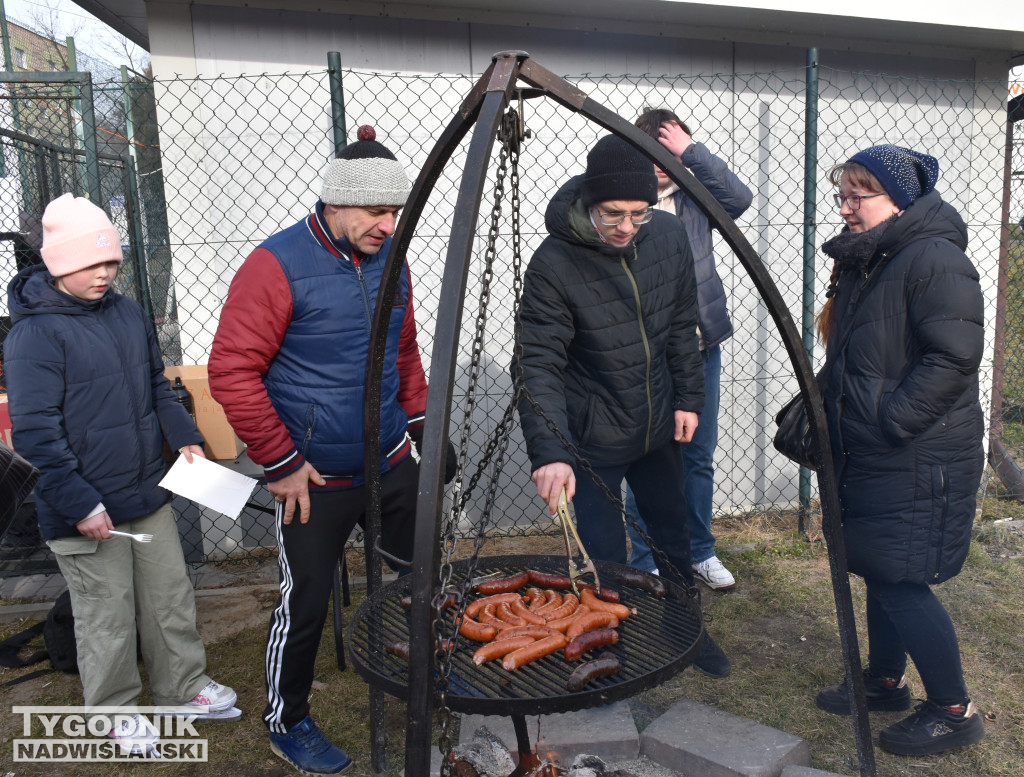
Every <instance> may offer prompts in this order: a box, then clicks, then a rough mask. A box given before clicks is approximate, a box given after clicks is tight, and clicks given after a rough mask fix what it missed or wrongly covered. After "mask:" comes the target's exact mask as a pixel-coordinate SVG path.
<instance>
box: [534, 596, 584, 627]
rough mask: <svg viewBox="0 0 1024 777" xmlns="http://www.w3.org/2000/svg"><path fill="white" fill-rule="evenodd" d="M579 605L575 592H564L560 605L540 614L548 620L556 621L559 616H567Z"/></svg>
mask: <svg viewBox="0 0 1024 777" xmlns="http://www.w3.org/2000/svg"><path fill="white" fill-rule="evenodd" d="M579 606H580V600H579V599H577V598H576V594H566V595H565V598H563V599H562V603H561V604H560V605H558V606H557V607H556V608H555V609H553V610H547V611H546V612H543V613H541V615H543V616H544V617H545V618H546V619H547V620H549V621H557V620H558V619H559V618H568V617H569V616H570V615H572V614H573V613H574V612H576V610H578V609H579Z"/></svg>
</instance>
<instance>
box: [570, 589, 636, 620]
mask: <svg viewBox="0 0 1024 777" xmlns="http://www.w3.org/2000/svg"><path fill="white" fill-rule="evenodd" d="M580 602H581V603H583V604H585V605H587V607H589V608H590V609H591V610H594V611H595V612H610V613H611V614H612V615H614V616H615V617H616V618H619V619H620V620H624V619H626V618H628V617H629V616H630V615H632V614H633V613H635V612H636V610H631V609H629V608H628V607H627V606H626V605H624V604H614V603H613V602H602V601H601V600H600V599H598V598H597V597H596V596H594V592H593V591H584V592H583V593H581V594H580Z"/></svg>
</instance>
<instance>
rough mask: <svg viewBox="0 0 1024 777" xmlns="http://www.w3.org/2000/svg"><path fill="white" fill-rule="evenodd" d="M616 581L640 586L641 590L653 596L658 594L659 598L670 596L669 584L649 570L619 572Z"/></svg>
mask: <svg viewBox="0 0 1024 777" xmlns="http://www.w3.org/2000/svg"><path fill="white" fill-rule="evenodd" d="M615 581H616V582H618V583H622V585H628V586H630V587H632V588H639V589H640V590H641V591H646V592H647V593H649V594H651V596H656V597H658V598H659V599H664V598H665V597H666V596H668V586H667V585H665V581H664V580H662V579H661V578H660V577H658V576H657V575H652V574H650V573H648V572H641V571H639V570H637V571H632V570H630V571H627V572H619V573H617V574H616V575H615Z"/></svg>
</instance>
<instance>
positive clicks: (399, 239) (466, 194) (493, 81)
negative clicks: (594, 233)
mask: <svg viewBox="0 0 1024 777" xmlns="http://www.w3.org/2000/svg"><path fill="white" fill-rule="evenodd" d="M520 79H521V80H522V81H524V82H525V83H526V84H529V85H530V86H531V87H533V88H532V89H528V90H527V89H522V88H520V89H518V90H517V87H516V84H517V81H518V80H520ZM517 92H518V94H519V95H520V96H522V97H526V98H530V99H533V98H537V97H542V96H543V97H548V98H550V99H553V100H555V101H556V102H558V103H559V104H561V105H563V106H565V107H566V108H568V109H570V110H572V111H574V112H576V113H579V114H582V115H583V116H585V117H586V118H588V119H590V120H592V121H594V122H595V123H596V124H598V125H600V126H602V127H604V128H605V129H607V130H609V131H610V132H613V133H614V134H616V135H619V136H620V137H622V138H623V139H624V140H626V141H627V142H629V143H630V144H631V145H633V146H635V147H636V148H637V149H638V150H640V151H641V152H642V153H643V154H644V155H645V156H647V157H648V158H650V159H651V160H652V161H653V162H654V163H655V164H656V165H657V166H658V167H660V168H661V169H662V170H664V171H665V172H666V173H667V174H668V176H669V178H671V179H672V180H673V181H675V183H677V184H678V185H679V187H680V188H681V189H682V190H683V191H684V192H685V193H686V195H687V196H689V197H690V199H692V200H693V201H694V202H695V203H697V205H698V206H699V207H700V209H701V210H702V211H703V212H704V213H705V214H706V215H707V217H708V219H709V221H710V223H711V224H712V225H713V226H714V228H715V229H717V230H718V231H719V233H720V234H721V235H722V237H723V238H724V239H725V241H726V242H727V243H728V244H729V246H730V248H732V250H733V251H734V252H735V254H736V256H737V257H739V260H740V263H741V264H742V265H743V267H744V269H745V270H746V271H747V273H748V274H749V275H750V278H751V280H752V281H753V283H754V285H755V287H756V288H757V290H758V292H759V293H760V295H761V298H762V299H763V300H764V302H765V305H766V307H767V309H768V312H769V314H770V315H771V317H772V319H773V320H774V321H775V324H776V326H777V327H778V330H779V334H780V336H781V338H782V341H783V343H784V345H785V347H786V352H787V353H788V355H789V358H790V362H791V363H792V365H793V369H794V373H795V375H796V378H797V382H798V384H799V386H800V391H801V393H802V394H803V398H804V402H805V405H806V407H807V408H808V411H809V412H808V419H809V422H810V429H811V433H812V435H813V437H814V441H815V455H816V461H817V464H818V468H817V475H818V489H819V494H820V498H821V507H822V529H823V532H824V534H825V538H826V542H827V548H828V559H829V568H830V572H831V576H832V590H833V595H834V597H835V602H836V612H837V620H838V624H839V633H840V640H841V645H842V651H843V658H844V664H845V667H846V672H847V677H848V678H850V681H851V682H852V685H853V698H854V700H855V704H854V708H853V724H854V728H855V737H856V743H857V752H858V756H859V758H860V766H861V775H862V777H874V775H875V774H876V769H875V760H874V750H873V747H872V742H871V730H870V726H869V723H868V717H867V704H866V701H865V698H864V685H863V676H862V669H861V661H860V652H859V649H858V645H857V637H856V622H855V617H854V613H853V601H852V597H851V592H850V583H849V577H848V573H847V566H846V552H845V543H844V540H843V533H842V525H841V515H840V507H839V492H838V486H837V482H836V477H835V469H834V466H833V462H832V455H831V448H830V443H829V439H828V427H827V423H826V419H825V411H824V406H823V404H822V398H821V393H820V391H819V388H818V384H817V381H816V380H815V375H814V370H813V368H812V366H811V362H810V358H809V357H808V355H807V352H806V351H805V350H804V348H803V341H802V337H801V335H800V333H799V332H798V330H797V327H796V324H795V322H794V321H793V317H792V316H791V314H790V312H789V309H788V308H787V306H786V304H785V302H784V301H783V299H782V295H781V294H780V293H779V291H778V289H777V287H776V286H775V282H774V281H773V279H772V277H771V276H770V275H769V273H768V271H767V269H766V268H765V266H764V264H763V263H762V262H761V259H760V257H759V256H758V254H757V252H756V251H755V250H754V248H753V247H752V246H751V245H750V243H749V242H748V241H747V239H746V237H744V235H743V234H742V233H741V232H740V230H739V228H738V227H737V226H736V224H735V222H734V221H733V220H732V218H731V217H730V216H729V215H728V214H727V213H726V212H725V210H724V209H723V208H722V206H721V205H720V204H719V203H718V201H717V200H715V199H714V197H712V196H711V194H710V193H708V191H707V190H706V189H705V188H704V187H703V186H702V185H701V184H700V183H699V182H698V181H697V180H696V178H694V177H693V175H692V174H691V173H690V172H689V171H688V170H687V169H686V168H685V167H684V166H683V165H682V163H681V162H679V160H677V159H676V158H675V157H673V156H672V155H671V154H670V153H669V152H668V151H667V150H666V149H665V148H664V147H662V146H661V144H660V143H658V142H656V141H655V140H654V139H652V138H651V137H650V136H648V135H647V134H646V133H644V132H642V131H640V130H639V129H638V128H637V127H635V126H634V125H633V124H632V123H630V122H628V121H626V120H625V119H623V118H622V117H621V116H618V115H617V114H615V113H613V112H612V111H610V110H608V109H607V108H605V107H604V106H603V105H601V104H600V103H597V102H596V101H594V100H592V99H591V98H590V97H589V96H588V95H587V94H586V93H584V92H583V91H581V90H580V89H578V88H576V87H575V86H573V85H572V84H570V83H569V82H567V81H565V80H564V79H562V78H560V77H559V76H556V75H555V74H554V73H552V72H551V71H549V70H547V69H545V68H544V67H542V66H540V65H538V64H537V63H536V62H534V61H533V60H531V59H530V58H529V54H528V53H526V52H525V51H503V52H498V53H497V54H495V55H494V56H493V57H492V61H491V64H490V66H489V67H488V69H487V70H486V71H485V72H484V74H483V75H482V76H481V77H480V79H479V80H478V81H477V83H476V85H475V86H474V87H473V89H472V90H471V91H470V93H469V94H468V95H467V97H466V99H465V100H464V101H463V103H462V106H461V107H460V109H459V112H458V114H457V115H456V116H455V117H453V119H452V121H451V122H450V123H449V125H448V126H447V128H446V129H445V131H444V132H443V133H442V135H441V136H440V138H439V139H438V140H437V142H436V144H435V145H434V149H433V150H432V151H431V153H430V155H429V156H428V158H427V160H426V162H425V163H424V166H423V168H422V170H421V172H420V174H419V176H418V177H417V180H416V183H415V185H414V186H413V190H412V193H411V194H410V197H409V200H408V203H407V205H406V207H405V209H404V211H403V213H402V217H401V219H400V221H399V224H398V227H397V229H396V232H395V237H394V240H393V241H392V246H391V250H390V252H389V254H388V260H387V267H386V270H385V280H384V282H383V283H382V285H381V288H380V292H379V294H378V298H377V308H376V313H375V317H374V323H373V330H372V333H371V347H370V354H369V357H368V359H367V372H366V385H367V394H366V403H365V407H364V428H365V430H366V440H367V443H366V459H365V469H366V476H367V524H368V525H367V531H368V533H369V536H370V537H376V536H379V523H380V382H381V375H382V371H383V357H384V346H385V343H386V338H387V328H388V323H389V320H390V313H391V306H390V304H382V303H384V302H385V301H387V300H390V299H392V298H393V296H394V293H395V291H396V289H397V285H398V281H399V278H400V276H401V272H402V269H403V267H404V263H405V254H406V251H407V249H408V246H409V243H410V241H411V239H412V235H413V233H414V231H415V228H416V224H417V223H418V221H419V218H420V216H421V214H422V212H423V208H424V207H425V205H426V202H427V199H428V198H429V196H430V193H431V192H432V190H433V187H434V185H435V184H436V182H437V180H438V178H439V177H440V175H441V173H442V172H443V169H444V166H445V164H446V163H447V162H448V160H449V159H450V158H451V156H452V154H453V153H454V152H455V149H456V148H457V147H458V145H459V143H460V142H461V140H462V139H463V137H465V135H466V134H467V133H468V132H469V130H470V128H472V127H473V126H474V125H475V129H474V131H473V136H472V139H471V141H470V145H469V150H468V154H467V158H466V166H465V173H464V175H463V178H462V181H461V184H460V187H459V194H458V199H457V201H456V205H455V215H454V217H453V223H452V231H451V236H450V239H449V244H448V252H447V255H446V258H445V267H444V276H443V279H442V286H441V299H443V300H449V301H452V302H453V303H454V301H456V300H457V302H458V304H448V305H442V306H441V308H440V310H439V312H438V317H437V325H436V329H435V336H434V349H433V353H432V355H431V362H430V365H431V369H430V373H431V374H430V391H429V393H428V397H427V413H426V424H425V429H424V435H423V450H422V451H421V453H422V460H421V467H420V479H419V497H418V500H417V506H416V528H415V551H414V557H413V571H412V581H413V584H412V591H413V604H412V609H411V618H410V643H411V654H410V660H409V702H408V724H407V727H406V761H405V765H406V769H405V772H406V774H407V775H410V777H421V776H423V777H425V776H426V775H427V774H429V770H430V743H431V735H432V715H431V712H432V700H433V696H434V694H433V681H434V677H433V674H434V673H433V660H432V656H433V649H432V639H431V629H430V598H431V590H432V587H433V583H434V580H436V578H437V575H438V572H439V561H440V531H439V530H440V525H439V522H438V516H440V515H441V514H442V509H443V497H444V484H443V482H442V474H443V466H442V465H443V462H444V460H445V455H444V452H445V441H446V440H447V439H448V427H449V421H450V400H451V396H452V391H453V387H454V381H455V369H456V357H457V352H458V337H459V333H460V331H461V325H462V312H463V305H464V303H465V295H466V285H467V278H468V273H469V262H470V258H471V254H472V248H473V242H474V239H475V229H476V223H477V219H478V215H479V210H480V202H481V198H482V193H483V187H484V183H485V181H486V178H487V165H488V162H489V160H490V155H491V150H492V148H493V145H494V140H495V136H496V132H497V129H498V127H499V125H500V123H501V117H502V115H503V113H504V112H505V110H506V109H507V108H508V107H509V105H510V103H511V101H512V98H513V95H514V94H516V93H517ZM367 555H368V558H367V574H368V580H367V583H368V589H369V591H370V593H372V592H373V591H374V590H375V589H376V588H377V587H379V585H380V580H381V577H380V572H381V567H380V559H379V558H377V557H376V554H373V553H372V547H371V543H367Z"/></svg>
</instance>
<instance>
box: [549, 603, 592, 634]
mask: <svg viewBox="0 0 1024 777" xmlns="http://www.w3.org/2000/svg"><path fill="white" fill-rule="evenodd" d="M589 612H590V608H589V607H587V606H586V605H585V604H581V605H580V606H579V607H577V608H576V611H575V612H574V613H572V614H571V615H567V616H566V617H564V618H559V619H558V620H550V621H548V622H547V623H545V624H544V625H545V626H547V627H548V628H549V629H554V630H555V631H565V630H566V629H568V628H569V626H571V625H572V624H573V623H575V622H576V621H577V620H579V619H580V618H582V617H583V616H584V615H586V614H587V613H589Z"/></svg>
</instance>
